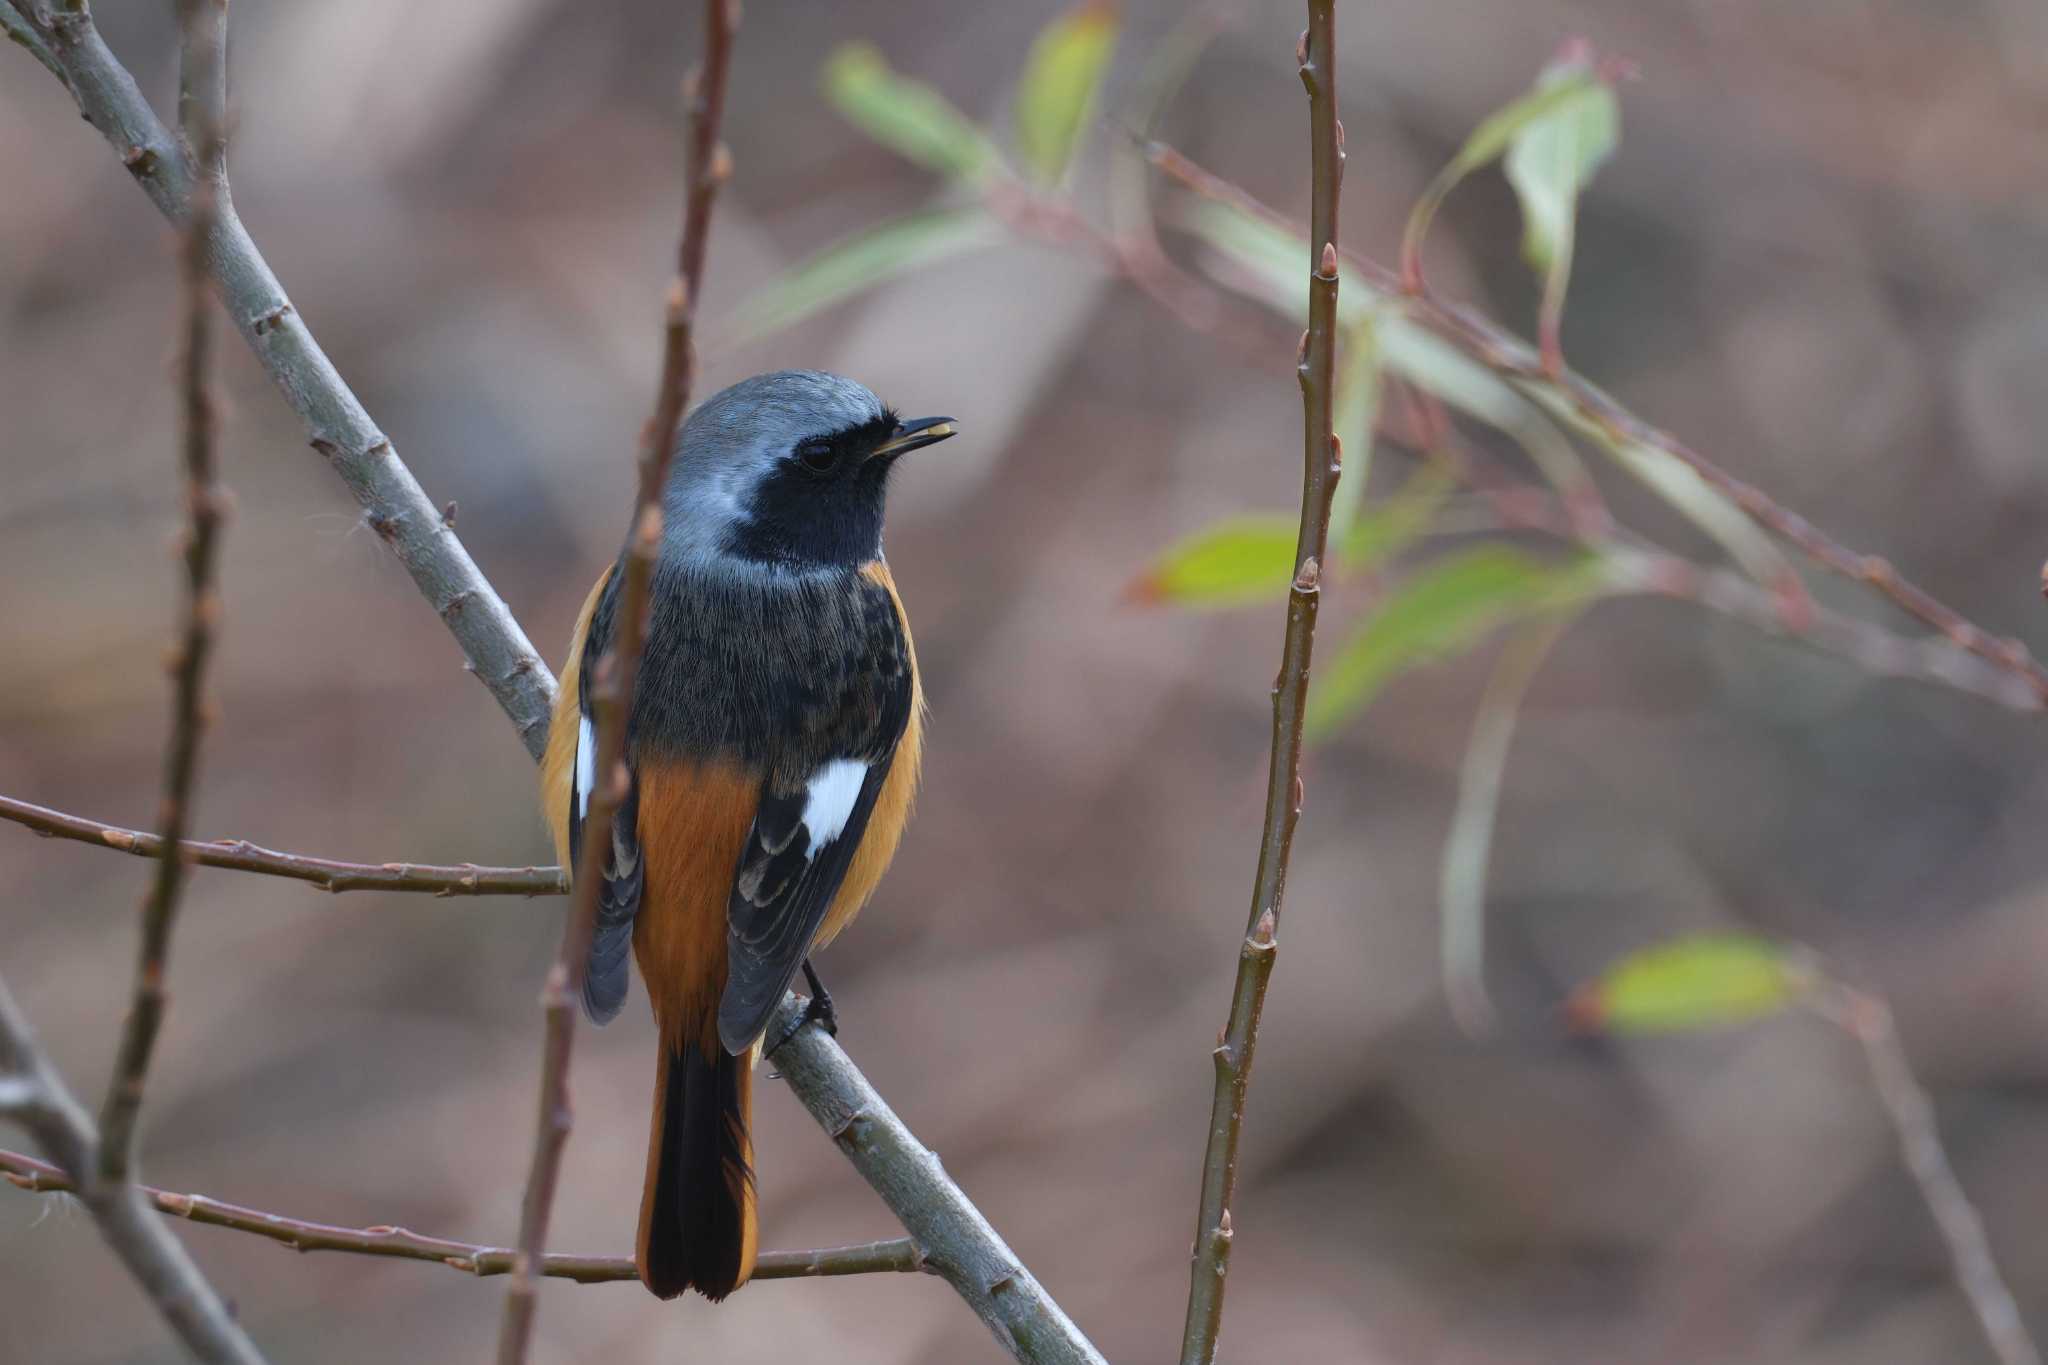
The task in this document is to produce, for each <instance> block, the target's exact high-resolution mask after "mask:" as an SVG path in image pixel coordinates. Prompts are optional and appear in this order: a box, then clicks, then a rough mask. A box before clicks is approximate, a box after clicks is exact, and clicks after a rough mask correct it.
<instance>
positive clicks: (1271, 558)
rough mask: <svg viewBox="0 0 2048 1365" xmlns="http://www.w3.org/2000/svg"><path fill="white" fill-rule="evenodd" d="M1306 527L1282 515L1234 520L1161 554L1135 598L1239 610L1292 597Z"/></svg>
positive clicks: (1137, 586) (1139, 582)
mask: <svg viewBox="0 0 2048 1365" xmlns="http://www.w3.org/2000/svg"><path fill="white" fill-rule="evenodd" d="M1299 533H1300V525H1299V524H1298V523H1297V522H1296V521H1295V519H1294V518H1293V517H1290V516H1283V515H1281V514H1279V513H1271V514H1254V515H1249V516H1241V517H1229V518H1226V519H1225V520H1223V521H1219V522H1216V523H1214V524H1213V525H1211V526H1208V527H1205V528H1204V529H1202V530H1200V531H1197V532H1195V533H1194V534H1193V535H1191V536H1189V537H1187V538H1186V539H1185V540H1183V541H1181V542H1180V543H1179V544H1177V545H1175V546H1174V547H1173V548H1172V549H1170V550H1168V551H1167V552H1166V553H1165V554H1163V555H1161V556H1159V558H1158V559H1157V560H1155V561H1154V562H1153V564H1152V567H1150V568H1149V569H1147V570H1146V571H1145V572H1144V573H1143V574H1142V575H1141V576H1140V577H1139V578H1138V580H1137V581H1136V582H1134V583H1133V584H1131V587H1130V592H1129V595H1130V596H1131V597H1132V598H1134V599H1135V600H1137V601H1140V602H1147V603H1167V604H1171V605H1173V606H1177V607H1197V608H1215V607H1235V606H1242V605H1244V604H1245V603H1248V602H1259V601H1266V600H1269V599H1272V598H1277V597H1284V596H1286V595H1287V589H1288V585H1289V584H1290V583H1292V582H1293V581H1294V551H1295V539H1296V537H1297V535H1298V534H1299Z"/></svg>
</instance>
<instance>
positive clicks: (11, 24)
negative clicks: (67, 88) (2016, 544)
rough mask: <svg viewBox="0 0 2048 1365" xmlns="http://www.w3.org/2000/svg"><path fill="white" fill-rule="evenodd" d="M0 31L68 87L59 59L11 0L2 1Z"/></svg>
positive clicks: (0, 3)
mask: <svg viewBox="0 0 2048 1365" xmlns="http://www.w3.org/2000/svg"><path fill="white" fill-rule="evenodd" d="M0 29H4V30H5V31H6V33H7V37H8V39H9V40H10V41H12V42H14V43H16V44H18V45H20V46H21V47H24V48H26V49H28V55H29V56H31V57H34V58H35V59H36V60H37V61H39V62H41V63H42V64H43V67H44V68H45V69H46V70H47V71H48V72H49V73H50V74H51V75H52V76H55V77H56V78H57V79H58V80H60V81H63V82H64V83H65V84H66V85H69V84H70V83H71V82H70V81H69V79H67V78H66V77H65V75H64V68H63V67H61V66H59V65H57V59H56V58H55V57H53V56H51V55H50V49H49V48H48V46H46V45H45V44H44V42H43V40H42V38H41V37H40V36H39V35H38V34H37V33H36V31H35V30H34V29H32V28H30V27H29V25H28V21H27V20H26V19H23V18H22V17H21V15H20V14H19V13H17V12H16V11H15V8H14V6H13V5H12V4H11V3H9V0H0Z"/></svg>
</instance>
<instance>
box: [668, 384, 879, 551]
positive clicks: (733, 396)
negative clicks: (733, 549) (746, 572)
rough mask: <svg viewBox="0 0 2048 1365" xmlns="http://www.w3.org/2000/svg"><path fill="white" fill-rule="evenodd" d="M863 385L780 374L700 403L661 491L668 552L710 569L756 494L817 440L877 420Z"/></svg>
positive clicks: (872, 399)
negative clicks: (795, 454) (790, 456)
mask: <svg viewBox="0 0 2048 1365" xmlns="http://www.w3.org/2000/svg"><path fill="white" fill-rule="evenodd" d="M885 411H886V409H885V408H884V406H883V404H882V400H881V399H879V398H877V397H875V395H874V393H873V392H872V391H870V390H869V389H868V387H867V386H866V385H864V384H859V383H856V382H855V381H853V380H851V379H847V378H845V377H844V376H842V375H836V374H828V373H826V372H825V371H823V370H776V371H774V372H773V373H770V374H757V375H755V376H754V377H753V378H752V379H742V380H741V381H740V382H739V383H737V384H734V385H733V386H732V387H731V388H727V389H722V390H720V391H719V392H717V393H714V394H713V395H711V397H709V398H707V399H705V400H704V401H703V402H702V403H700V404H698V405H697V407H696V409H695V410H694V411H692V412H691V413H690V415H689V418H688V420H687V421H685V422H684V423H683V429H682V431H681V433H680V434H679V435H678V436H677V438H676V451H675V458H674V459H673V460H672V461H671V462H670V464H669V470H668V483H667V487H666V488H665V489H664V490H663V492H662V516H663V520H664V526H663V534H662V540H663V552H664V554H665V555H669V556H674V557H676V558H678V559H681V560H683V561H686V562H692V563H697V564H712V563H718V562H722V561H724V560H725V559H726V558H727V556H726V555H725V554H724V553H723V551H722V549H721V547H722V546H723V544H724V542H725V539H726V532H727V531H728V530H729V529H730V528H731V527H732V526H734V525H735V524H736V523H739V522H742V521H744V520H745V519H746V517H747V509H748V507H749V506H750V505H751V502H752V495H753V492H754V490H755V489H756V488H757V487H758V486H759V485H760V483H761V481H762V480H763V479H765V478H766V477H767V476H768V474H769V473H770V471H772V470H773V469H774V467H775V465H776V463H777V462H778V461H779V460H781V459H783V458H784V457H785V456H787V455H788V454H789V453H790V452H791V451H792V450H794V449H796V447H797V446H798V445H799V444H800V443H802V442H804V441H806V440H809V439H810V438H812V437H818V436H830V435H833V434H834V433H836V432H841V431H845V430H847V429H848V428H850V427H857V426H859V425H861V424H862V423H864V422H871V421H874V420H875V419H877V418H879V417H880V416H881V415H882V414H883V413H884V412H885Z"/></svg>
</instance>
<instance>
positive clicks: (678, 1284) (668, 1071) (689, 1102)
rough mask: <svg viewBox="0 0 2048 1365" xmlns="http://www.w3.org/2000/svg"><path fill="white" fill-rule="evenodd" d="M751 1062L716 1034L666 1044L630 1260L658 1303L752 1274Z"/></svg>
mask: <svg viewBox="0 0 2048 1365" xmlns="http://www.w3.org/2000/svg"><path fill="white" fill-rule="evenodd" d="M707 1054H708V1055H707ZM748 1062H749V1059H748V1058H746V1057H734V1056H731V1055H730V1054H728V1053H727V1052H726V1050H725V1049H724V1048H723V1047H720V1046H719V1044H718V1041H717V1038H716V1036H715V1035H714V1037H713V1038H712V1039H711V1041H710V1042H709V1043H708V1044H702V1045H700V1044H698V1043H694V1042H688V1043H683V1044H682V1045H681V1046H680V1047H679V1048H678V1047H676V1046H674V1045H673V1044H671V1043H669V1042H667V1041H664V1042H663V1044H662V1047H661V1061H660V1065H659V1067H658V1068H657V1070H656V1071H655V1078H654V1125H653V1131H652V1133H651V1134H650V1135H649V1137H648V1142H647V1182H646V1184H645V1185H644V1186H643V1187H642V1189H641V1194H640V1241H639V1246H638V1251H637V1255H636V1257H635V1259H636V1260H637V1261H638V1263H639V1266H640V1280H641V1283H643V1284H645V1285H646V1286H647V1287H648V1288H649V1289H650V1290H652V1291H653V1292H654V1294H655V1295H656V1296H657V1297H659V1298H664V1299H672V1298H674V1297H675V1296H676V1295H678V1294H680V1293H682V1292H683V1291H684V1290H685V1289H695V1290H696V1291H697V1292H698V1293H700V1294H702V1295H703V1296H704V1297H705V1298H707V1299H711V1300H713V1301H714V1302H715V1301H717V1300H719V1299H722V1298H724V1297H725V1296H726V1295H727V1294H730V1293H732V1291H733V1290H735V1289H737V1288H739V1287H740V1286H741V1285H743V1284H745V1283H746V1282H747V1277H748V1276H749V1275H751V1274H753V1273H754V1143H753V1138H752V1137H751V1135H750V1132H749V1125H750V1124H751V1122H752V1121H753V1109H754V1102H753V1101H754V1079H753V1070H752V1068H751V1067H750V1066H749V1065H748Z"/></svg>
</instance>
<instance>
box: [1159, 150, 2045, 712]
mask: <svg viewBox="0 0 2048 1365" xmlns="http://www.w3.org/2000/svg"><path fill="white" fill-rule="evenodd" d="M1146 155H1147V156H1148V157H1149V158H1150V159H1151V161H1152V164H1153V165H1155V166H1157V167H1159V169H1160V170H1161V171H1163V172H1164V173H1165V174H1166V175H1167V176H1168V177H1170V178H1171V179H1173V180H1175V181H1177V182H1178V183H1180V184H1181V185H1183V186H1185V187H1187V188H1188V189H1190V190H1192V191H1194V192H1195V193H1196V194H1199V195H1202V196H1203V197H1205V198H1210V199H1215V200H1217V201H1219V202H1222V203H1227V204H1230V205H1232V206H1233V207H1235V208H1237V209H1240V210H1242V211H1245V212H1249V213H1252V214H1254V215H1256V216H1258V217H1260V218H1263V219H1265V220H1266V221H1267V222H1270V223H1274V224H1276V225H1279V226H1282V227H1287V228H1288V229H1289V230H1290V231H1293V230H1296V229H1294V227H1293V226H1292V225H1291V224H1289V223H1288V220H1287V219H1286V217H1285V216H1284V215H1282V214H1280V213H1277V212H1275V211H1274V210H1272V209H1270V208H1268V207H1266V205H1264V204H1262V203H1260V202H1259V201H1258V200H1257V199H1254V198H1253V197H1252V196H1251V195H1249V194H1247V193H1246V192H1245V191H1244V190H1242V189H1240V188H1239V187H1237V186H1236V185H1233V184H1231V183H1230V182H1229V181H1227V180H1224V179H1222V178H1221V177H1219V176H1217V175H1215V174H1213V173H1211V172H1209V171H1206V170H1204V169H1202V167H1200V166H1199V165H1197V164H1196V163H1195V162H1193V161H1192V160H1190V159H1189V158H1188V157H1186V156H1184V155H1182V154H1181V153H1180V152H1178V151H1175V150H1174V149H1173V148H1171V147H1168V146H1166V145H1164V144H1162V143H1157V142H1155V143H1150V144H1148V145H1147V147H1146ZM1340 254H1341V255H1342V256H1343V258H1344V260H1345V261H1346V262H1347V263H1349V264H1350V265H1352V266H1354V267H1355V268H1356V269H1357V270H1358V271H1359V272H1360V275H1361V279H1362V283H1363V285H1364V287H1365V288H1366V289H1368V290H1370V291H1372V292H1373V293H1374V294H1375V295H1377V296H1378V297H1379V298H1380V299H1381V300H1382V301H1384V302H1385V303H1387V304H1388V305H1390V306H1392V307H1395V308H1398V309H1400V310H1401V311H1402V312H1403V313H1405V314H1406V315H1407V316H1408V317H1410V318H1411V319H1413V320H1414V321H1416V322H1420V323H1422V324H1424V325H1425V326H1427V327H1429V328H1430V329H1431V330H1433V331H1435V332H1436V333H1437V334H1438V335H1440V336H1442V337H1443V338H1444V339H1445V340H1447V341H1449V342H1451V343H1452V344H1453V345H1455V346H1456V347H1457V348H1458V349H1459V350H1460V351H1462V352H1463V353H1464V354H1465V355H1467V356H1469V357H1470V358H1472V359H1473V360H1476V361H1478V362H1479V363H1480V364H1482V365H1484V366H1486V367H1487V368H1488V369H1490V370H1492V371H1493V372H1494V373H1495V374H1497V375H1499V376H1500V377H1501V378H1503V379H1505V380H1507V381H1508V382H1509V383H1510V384H1513V385H1514V386H1515V387H1516V388H1517V389H1519V390H1520V391H1521V392H1522V393H1523V395H1524V396H1526V397H1528V398H1530V399H1531V400H1533V401H1534V402H1536V403H1537V405H1538V406H1540V407H1542V408H1543V409H1544V410H1545V411H1546V412H1549V413H1550V414H1552V415H1553V416H1555V417H1557V418H1559V419H1560V420H1562V421H1564V422H1566V423H1567V424H1568V425H1570V426H1571V427H1573V428H1574V429H1576V430H1578V431H1579V432H1581V433H1582V434H1584V435H1586V436H1587V437H1588V438H1589V439H1592V440H1595V441H1598V442H1601V443H1603V444H1606V445H1610V446H1612V445H1617V444H1626V443H1633V444H1637V445H1644V446H1649V447H1652V448H1654V449H1656V450H1660V451H1662V452H1664V453H1665V454H1667V455H1670V456H1671V457H1672V458H1674V459H1676V460H1678V461H1680V462H1681V463H1683V464H1685V465H1688V466H1690V467H1691V468H1692V470H1693V471H1694V472H1695V473H1697V474H1698V475H1699V476H1700V478H1701V479H1703V480H1704V481H1705V482H1706V483H1707V484H1709V485H1710V486H1712V487H1713V488H1715V489H1717V490H1718V491H1719V492H1721V493H1722V494H1723V495H1724V496H1726V497H1727V498H1728V499H1729V500H1730V501H1731V502H1733V503H1735V505H1736V506H1738V507H1740V508H1741V509H1742V510H1743V511H1744V512H1745V513H1747V514H1748V515H1749V516H1750V517H1751V518H1752V519H1754V520H1755V521H1756V522H1757V523H1758V524H1759V525H1761V526H1763V527H1765V528H1766V529H1768V530H1770V531H1773V532H1775V533H1776V534H1778V535H1779V536H1782V537H1783V538H1784V539H1785V540H1787V541H1789V542H1790V543H1791V544H1792V545H1793V546H1794V547H1795V548H1796V549H1798V550H1799V551H1801V552H1802V553H1803V554H1805V555H1806V556H1807V557H1808V558H1810V559H1812V560H1813V561H1814V562H1815V563H1818V564H1820V565H1822V566H1823V567H1825V568H1828V569H1831V570H1833V571H1834V572H1836V573H1838V574H1841V575H1842V576H1843V577H1846V578H1850V579H1853V580H1855V581H1856V582H1859V583H1862V584H1865V585H1866V586H1868V587H1870V588H1871V589H1873V590H1874V591H1876V592H1878V593H1879V594H1881V595H1882V596H1884V597H1885V598H1887V599H1889V600H1890V601H1891V602H1892V603H1893V604H1895V605H1896V606H1898V607H1899V608H1900V609H1901V610H1903V611H1905V612H1906V613H1907V614H1908V615H1910V616H1912V617H1914V618H1916V619H1917V620H1919V621H1920V622H1922V623H1923V624H1925V625H1928V626H1931V627H1933V628H1934V629H1935V630H1936V631H1937V632H1939V633H1940V634H1941V636H1942V637H1943V638H1944V639H1946V640H1947V641H1948V642H1949V643H1951V644H1953V645H1955V646H1956V647H1957V648H1958V649H1962V650H1967V651H1968V652H1969V653H1972V654H1975V655H1976V656H1977V657H1979V658H1981V659H1983V660H1985V661H1986V662H1987V663H1990V664H1991V665H1993V666H1994V667H1997V668H2000V669H2003V670H2004V671H2005V672H2007V673H2010V674H2012V675H2013V676H2014V677H2015V678H2018V679H2020V680H2021V681H2022V682H2024V683H2025V684H2026V686H2027V687H2028V688H2030V689H2031V690H2032V691H2033V692H2034V694H2035V695H2036V696H2037V697H2038V698H2040V699H2041V700H2043V701H2044V702H2048V668H2043V667H2042V665H2041V664H2040V663H2039V662H2038V661H2037V660H2036V659H2035V658H2034V657H2033V655H2032V654H2031V653H2029V652H2028V650H2027V647H2026V646H2025V645H2024V644H2022V643H2021V642H2020V641H2018V640H2016V639H2011V638H2006V639H1999V638H1997V637H1995V636H1993V635H1992V634H1991V633H1990V632H1989V631H1986V630H1985V629H1983V628H1982V627H1981V626H1978V625H1976V624H1974V623H1973V622H1971V621H1970V620H1968V619H1967V618H1966V617H1964V616H1963V615H1962V613H1960V612H1958V611H1957V610H1955V609H1954V608H1953V607H1950V606H1948V605H1947V604H1946V603H1944V602H1942V601H1940V600H1938V599H1937V598H1935V597H1934V596H1933V595H1932V594H1930V593H1928V592H1926V591H1925V590H1923V589H1921V588H1919V587H1917V586H1916V585H1914V584H1913V583H1911V582H1909V581H1908V580H1907V579H1906V578H1904V577H1903V576H1902V575H1901V574H1900V573H1899V571H1898V570H1897V569H1896V568H1894V567H1893V566H1892V565H1891V563H1890V562H1889V561H1887V560H1885V559H1883V558H1881V557H1880V556H1877V555H1866V554H1860V553H1858V552H1857V551H1855V550H1852V549H1850V548H1849V547H1847V546H1845V545H1843V544H1841V543H1840V542H1839V541H1837V540H1834V539H1833V538H1832V537H1830V536H1829V535H1828V534H1827V533H1826V532H1824V531H1822V530H1821V529H1820V528H1819V527H1817V526H1815V525H1813V523H1811V522H1809V521H1808V520H1807V519H1806V518H1805V517H1803V516H1801V515H1800V514H1799V513H1797V512H1794V511H1792V510H1791V509H1790V508H1788V507H1785V506H1782V505H1781V504H1779V503H1777V502H1775V501H1773V500H1772V498H1771V497H1770V496H1769V495H1768V494H1766V493H1765V492H1764V491H1763V490H1762V489H1760V488H1757V487H1755V486H1754V485H1752V484H1750V483H1747V482H1745V481H1744V480H1742V479H1738V478H1736V477H1735V476H1734V475H1733V474H1730V473H1728V472H1727V471H1726V470H1724V469H1722V468H1721V467H1720V466H1719V465H1717V464H1715V463H1714V462H1713V461H1711V460H1709V459H1708V458H1707V457H1706V456H1704V455H1702V454H1700V453H1699V452H1698V451H1696V450H1693V449H1692V448H1691V447H1690V446H1687V445H1686V444H1685V443H1684V442H1683V441H1680V440H1679V439H1678V438H1677V437H1676V436H1673V435H1672V434H1671V433H1669V432H1667V431H1664V430H1662V429H1660V428H1658V427H1655V426H1652V425H1651V424H1650V423H1648V422H1645V421H1644V420H1642V419H1641V418H1639V417H1637V416H1636V415H1635V414H1633V413H1631V412H1629V411H1628V410H1627V409H1626V408H1624V407H1622V406H1621V404H1619V403H1617V402H1616V401H1615V400H1614V399H1613V398H1612V397H1611V396H1609V395H1608V394H1607V393H1605V392H1603V391H1602V390H1601V389H1599V388H1598V387H1597V386H1595V385H1594V384H1592V383H1591V382H1589V381H1588V380H1586V379H1585V378H1583V377H1582V376H1580V375H1579V374H1578V373H1577V372H1575V371H1573V370H1569V369H1563V370H1560V371H1559V372H1558V373H1557V374H1556V375H1554V376H1553V375H1551V374H1549V373H1547V372H1546V371H1545V369H1544V366H1543V361H1542V358H1541V356H1539V355H1538V354H1537V353H1536V352H1535V351H1533V350H1531V349H1530V348H1529V346H1528V345H1527V344H1526V343H1524V342H1523V341H1522V340H1520V339H1519V338H1517V337H1515V336H1514V335H1512V334H1511V333H1509V332H1507V331H1505V330H1504V329H1502V328H1501V327H1499V326H1498V325H1496V324H1495V323H1494V322H1493V321H1492V320H1490V319H1488V318H1486V317H1484V316H1483V315H1481V314H1480V313H1478V312H1476V311H1474V310H1472V309H1469V308H1465V307H1462V306H1459V305H1456V304H1449V303H1445V302H1442V301H1441V300H1439V299H1438V298H1437V297H1436V296H1435V295H1433V294H1430V293H1428V292H1422V293H1410V292H1407V291H1406V289H1405V288H1404V286H1403V283H1402V280H1401V277H1400V276H1399V275H1398V274H1396V273H1395V272H1394V271H1392V270H1389V269H1387V268H1386V267H1385V266H1383V265H1380V264H1379V263H1377V262H1375V261H1373V260H1371V259H1369V258H1367V257H1365V256H1362V255H1359V254H1358V253H1356V252H1349V251H1345V252H1341V253H1340ZM1810 609H1811V604H1807V605H1806V606H1805V607H1803V608H1802V610H1810Z"/></svg>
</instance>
